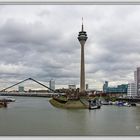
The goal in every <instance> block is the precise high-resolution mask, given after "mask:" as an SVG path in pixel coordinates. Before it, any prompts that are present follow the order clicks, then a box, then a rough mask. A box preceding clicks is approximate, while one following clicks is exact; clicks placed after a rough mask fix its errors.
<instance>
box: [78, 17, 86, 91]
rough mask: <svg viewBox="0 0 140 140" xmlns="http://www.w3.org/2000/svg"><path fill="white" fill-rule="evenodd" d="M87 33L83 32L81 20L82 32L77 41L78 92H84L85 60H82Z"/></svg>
mask: <svg viewBox="0 0 140 140" xmlns="http://www.w3.org/2000/svg"><path fill="white" fill-rule="evenodd" d="M87 38H88V37H87V33H86V32H85V31H84V25H83V18H82V30H81V31H80V32H79V35H78V40H79V42H80V44H81V73H80V92H84V91H85V58H84V45H85V42H86V40H87Z"/></svg>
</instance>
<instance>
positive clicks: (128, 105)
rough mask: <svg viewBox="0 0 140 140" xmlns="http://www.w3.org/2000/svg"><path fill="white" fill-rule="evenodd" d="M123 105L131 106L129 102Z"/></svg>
mask: <svg viewBox="0 0 140 140" xmlns="http://www.w3.org/2000/svg"><path fill="white" fill-rule="evenodd" d="M123 105H124V106H127V107H130V106H131V105H130V104H129V103H128V102H126V103H124V104H123Z"/></svg>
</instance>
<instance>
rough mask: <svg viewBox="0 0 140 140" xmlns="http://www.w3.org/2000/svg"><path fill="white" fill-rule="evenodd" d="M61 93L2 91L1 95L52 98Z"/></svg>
mask: <svg viewBox="0 0 140 140" xmlns="http://www.w3.org/2000/svg"><path fill="white" fill-rule="evenodd" d="M58 94H60V93H35V92H27V93H20V92H0V96H23V97H47V98H51V97H52V96H53V95H58Z"/></svg>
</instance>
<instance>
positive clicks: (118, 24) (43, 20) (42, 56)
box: [0, 5, 140, 89]
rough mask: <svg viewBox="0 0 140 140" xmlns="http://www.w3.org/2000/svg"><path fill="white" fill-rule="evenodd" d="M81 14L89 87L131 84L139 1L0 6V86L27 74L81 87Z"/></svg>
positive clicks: (138, 60)
mask: <svg viewBox="0 0 140 140" xmlns="http://www.w3.org/2000/svg"><path fill="white" fill-rule="evenodd" d="M82 17H83V18H84V30H85V31H87V35H88V40H87V42H86V44H85V63H86V66H85V69H86V83H88V84H89V87H91V88H95V87H96V88H98V89H99V88H101V87H102V84H103V82H104V81H105V80H108V81H110V85H117V84H122V83H128V82H132V81H133V79H134V76H133V71H134V70H135V69H136V67H138V66H140V5H133V6H131V5H15V6H14V5H9V6H8V5H7V6H5V5H0V88H3V87H7V86H9V85H11V84H13V83H16V82H18V81H20V80H24V79H26V78H28V77H32V78H34V79H36V80H39V81H40V82H41V81H42V82H46V84H47V82H48V81H49V80H50V79H54V80H55V81H56V84H57V85H59V86H57V87H63V86H60V85H68V84H76V85H79V81H80V78H79V76H80V43H79V42H78V40H77V36H78V32H79V31H80V30H81V19H82Z"/></svg>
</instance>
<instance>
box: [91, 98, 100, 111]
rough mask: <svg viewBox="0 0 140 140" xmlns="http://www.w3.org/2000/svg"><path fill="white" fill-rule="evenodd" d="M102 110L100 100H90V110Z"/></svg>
mask: <svg viewBox="0 0 140 140" xmlns="http://www.w3.org/2000/svg"><path fill="white" fill-rule="evenodd" d="M100 108H101V103H100V101H99V100H97V99H95V100H89V109H90V110H91V109H100Z"/></svg>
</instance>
